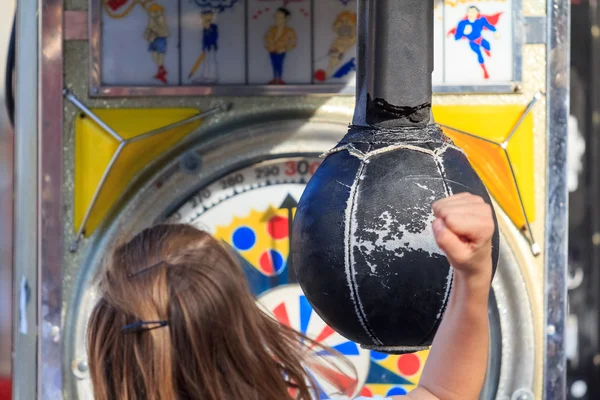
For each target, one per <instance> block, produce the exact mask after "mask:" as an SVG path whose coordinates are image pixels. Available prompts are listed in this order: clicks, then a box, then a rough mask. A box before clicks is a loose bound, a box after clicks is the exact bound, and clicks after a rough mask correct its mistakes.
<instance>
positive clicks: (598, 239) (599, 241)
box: [592, 232, 600, 246]
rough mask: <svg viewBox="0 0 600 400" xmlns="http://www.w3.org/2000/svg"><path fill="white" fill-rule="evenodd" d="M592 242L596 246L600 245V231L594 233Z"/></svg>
mask: <svg viewBox="0 0 600 400" xmlns="http://www.w3.org/2000/svg"><path fill="white" fill-rule="evenodd" d="M592 243H593V244H594V246H600V232H596V233H594V234H593V235H592Z"/></svg>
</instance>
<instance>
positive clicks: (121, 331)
mask: <svg viewBox="0 0 600 400" xmlns="http://www.w3.org/2000/svg"><path fill="white" fill-rule="evenodd" d="M98 287H99V291H100V300H99V302H98V303H97V305H96V306H95V308H94V310H93V311H92V315H91V317H90V321H89V323H88V333H87V335H88V336H87V340H88V356H89V365H90V373H91V378H92V383H93V386H94V395H95V398H96V399H98V400H108V399H110V400H113V399H120V400H134V399H135V400H137V399H148V400H170V399H173V400H182V399H206V400H216V399H234V398H240V399H241V398H243V399H265V400H281V399H285V398H286V397H288V398H289V397H290V393H293V395H294V397H296V398H299V399H306V400H308V399H309V398H311V397H312V393H311V390H312V389H311V380H310V378H309V375H308V374H307V372H306V370H305V368H304V367H305V366H306V364H307V363H308V364H311V363H315V362H316V361H315V359H314V357H309V354H311V353H310V352H309V351H308V349H309V347H312V346H314V345H315V344H314V343H311V342H310V341H308V342H307V341H306V340H304V341H302V338H301V336H300V335H299V334H298V333H296V332H294V331H293V330H291V329H289V328H287V327H284V326H282V325H280V324H279V323H278V322H276V321H275V320H274V319H272V318H271V317H269V316H267V315H266V314H264V313H263V312H262V311H261V310H260V309H259V308H258V306H257V305H256V303H255V300H254V298H253V296H252V294H251V293H250V291H249V289H248V287H247V284H246V279H245V276H244V273H243V271H242V269H241V267H240V266H239V264H238V262H237V260H236V258H235V255H233V254H232V253H230V251H229V250H227V249H226V248H225V247H224V246H222V245H221V244H220V243H219V242H217V241H216V240H215V239H214V238H213V237H212V236H210V235H209V234H208V233H206V232H203V231H200V230H198V229H195V228H193V227H190V226H186V225H158V226H155V227H153V228H149V229H146V230H144V231H143V232H141V233H140V234H138V235H137V236H135V237H134V238H133V239H132V240H131V241H130V242H128V243H126V244H123V245H121V246H119V247H118V248H117V249H116V250H115V251H114V253H113V254H112V256H111V257H109V259H108V260H107V263H106V265H105V267H104V268H103V270H102V271H101V274H100V276H99V286H98ZM301 343H306V344H303V345H301ZM322 360H324V359H322ZM321 367H322V366H321ZM329 368H335V365H334V364H331V363H330V365H328V366H327V367H326V368H325V369H329ZM316 369H317V370H319V369H321V370H322V368H319V367H318V366H317V368H316ZM353 381H354V382H356V381H355V380H353ZM332 383H333V384H334V385H335V386H337V387H339V388H340V389H341V391H342V392H352V391H353V389H354V388H352V387H342V385H341V384H339V382H332Z"/></svg>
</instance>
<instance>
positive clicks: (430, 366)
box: [420, 260, 491, 400]
mask: <svg viewBox="0 0 600 400" xmlns="http://www.w3.org/2000/svg"><path fill="white" fill-rule="evenodd" d="M490 263H491V260H490ZM489 285H490V277H489V276H485V275H483V276H476V277H474V276H466V275H465V274H463V273H461V272H460V271H456V272H455V277H454V282H453V288H452V294H451V297H450V301H449V304H448V307H447V309H446V313H445V315H444V319H443V320H442V323H441V325H440V327H439V330H438V332H437V335H436V337H435V339H434V341H433V346H432V349H431V352H430V354H429V357H428V359H427V364H426V365H425V369H424V371H423V375H422V377H421V382H420V386H421V387H422V388H424V389H426V390H427V391H428V392H430V393H431V394H433V395H435V397H437V398H439V399H441V400H454V399H457V400H458V399H460V400H470V399H477V398H478V396H479V393H480V391H481V388H482V385H483V381H484V379H485V372H486V366H487V354H488V346H489V321H488V296H489Z"/></svg>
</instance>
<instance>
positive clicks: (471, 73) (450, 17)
mask: <svg viewBox="0 0 600 400" xmlns="http://www.w3.org/2000/svg"><path fill="white" fill-rule="evenodd" d="M439 11H441V16H442V19H441V20H436V24H438V25H440V26H439V27H438V30H437V34H438V35H440V34H442V35H444V38H443V39H442V38H436V39H438V40H437V42H436V46H439V47H440V48H441V50H442V51H443V53H444V55H443V60H444V61H443V65H440V66H439V67H442V68H443V69H442V71H443V76H439V75H437V76H436V78H437V80H438V81H439V80H440V79H441V82H439V84H459V85H460V84H474V83H475V84H482V85H487V84H493V83H494V82H508V81H511V80H512V79H513V73H514V71H513V67H514V61H515V60H514V56H515V55H514V54H513V53H514V49H513V47H514V44H513V40H514V35H513V21H512V12H513V5H512V2H511V1H508V0H495V1H484V0H471V1H468V2H463V1H460V2H459V1H448V0H446V1H445V2H444V6H443V10H438V15H440V12H439ZM436 56H438V57H439V55H436ZM436 67H438V65H436ZM439 67H438V68H439ZM435 83H438V82H435Z"/></svg>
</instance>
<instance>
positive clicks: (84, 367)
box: [77, 361, 88, 372]
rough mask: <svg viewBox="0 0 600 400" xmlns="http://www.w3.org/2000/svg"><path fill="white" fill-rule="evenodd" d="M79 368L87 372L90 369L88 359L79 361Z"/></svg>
mask: <svg viewBox="0 0 600 400" xmlns="http://www.w3.org/2000/svg"><path fill="white" fill-rule="evenodd" d="M77 369H78V370H79V371H81V372H87V371H88V363H87V362H86V361H81V362H79V363H77Z"/></svg>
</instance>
